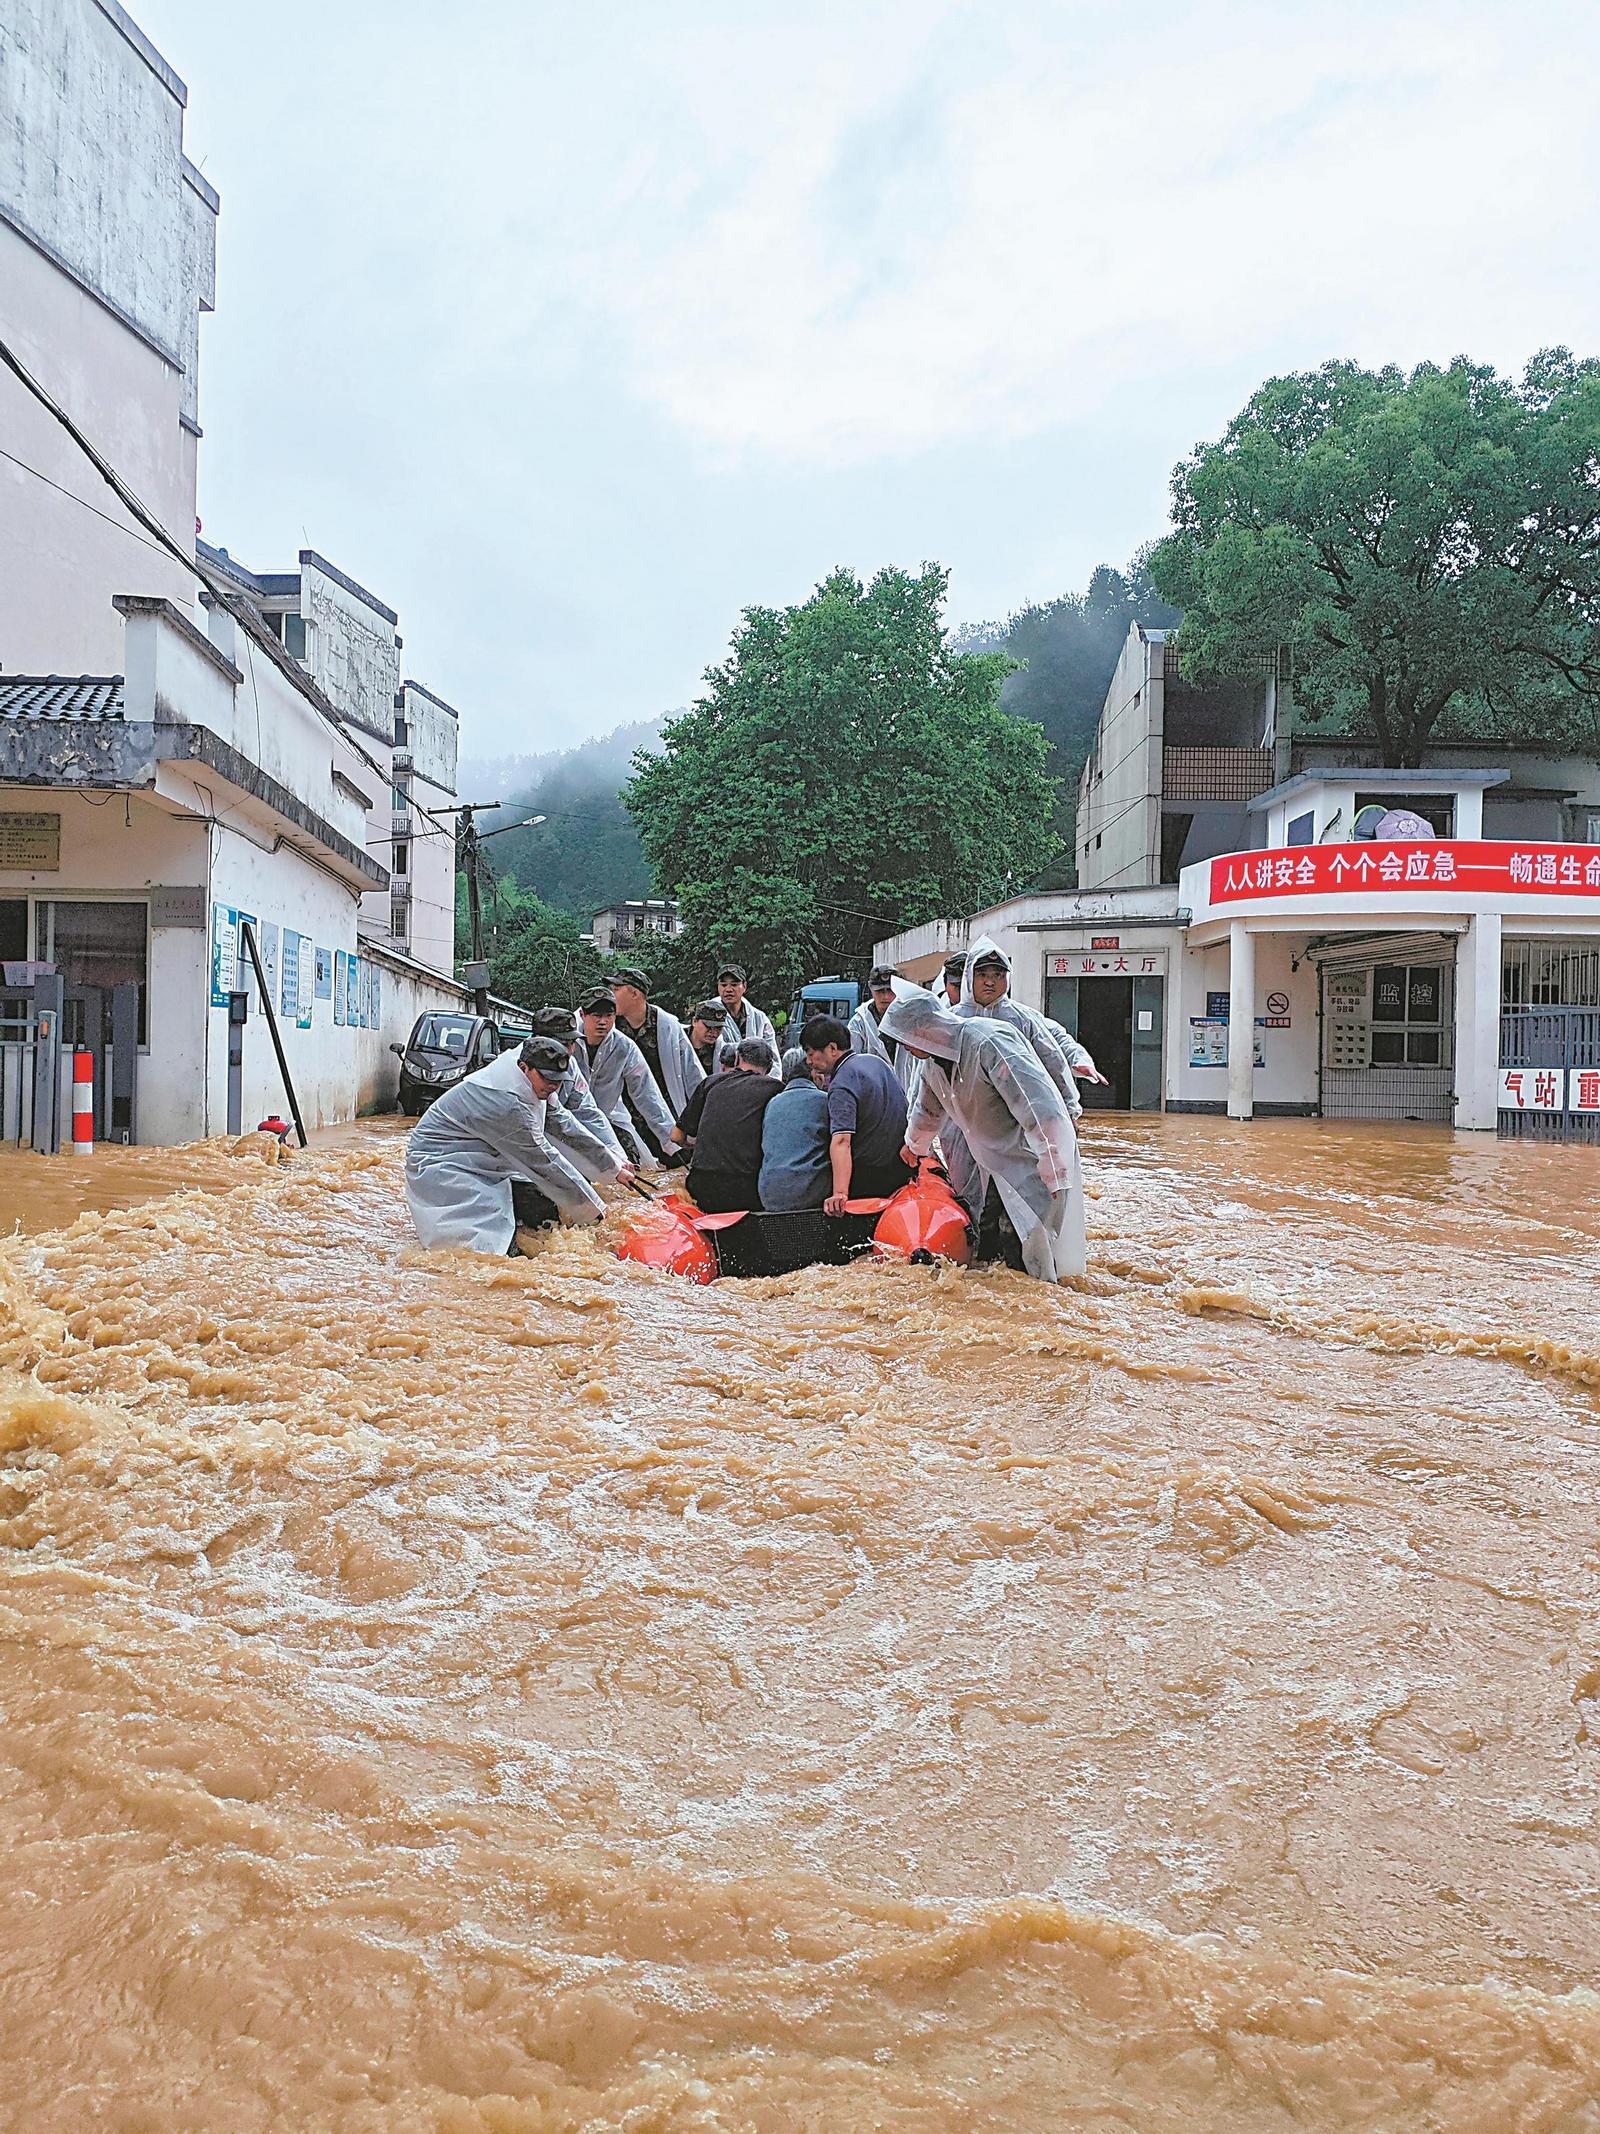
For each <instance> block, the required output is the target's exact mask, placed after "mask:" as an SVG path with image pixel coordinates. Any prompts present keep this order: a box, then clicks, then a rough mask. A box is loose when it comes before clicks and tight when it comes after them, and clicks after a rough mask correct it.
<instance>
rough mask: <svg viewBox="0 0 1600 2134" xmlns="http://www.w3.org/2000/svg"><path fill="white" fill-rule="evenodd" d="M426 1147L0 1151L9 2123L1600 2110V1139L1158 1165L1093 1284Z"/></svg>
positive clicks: (0, 2085)
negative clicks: (829, 1252) (847, 1264)
mask: <svg viewBox="0 0 1600 2134" xmlns="http://www.w3.org/2000/svg"><path fill="white" fill-rule="evenodd" d="M401 1149H402V1142H401V1138H400V1135H399V1133H398V1132H397V1131H396V1130H395V1129H394V1128H393V1127H377V1128H374V1129H371V1130H370V1131H369V1132H367V1133H365V1134H363V1135H362V1136H361V1137H359V1138H357V1139H355V1140H353V1141H350V1142H347V1143H346V1144H344V1145H342V1146H339V1147H336V1148H332V1149H328V1150H320V1151H314V1152H312V1153H311V1154H309V1155H306V1156H301V1157H298V1158H296V1159H295V1161H294V1162H293V1163H292V1164H291V1165H289V1166H287V1167H283V1168H274V1167H269V1166H268V1165H266V1164H265V1163H263V1162H261V1161H260V1160H259V1152H258V1151H257V1150H255V1148H254V1146H253V1144H247V1145H246V1148H245V1152H244V1153H242V1154H237V1155H236V1154H232V1153H230V1152H229V1150H228V1148H227V1146H226V1145H225V1144H208V1145H207V1146H205V1147H203V1148H200V1149H197V1150H189V1151H182V1152H177V1153H175V1154H171V1155H167V1154H162V1153H160V1152H115V1153H111V1152H108V1153H107V1155H106V1157H105V1159H104V1161H105V1164H106V1166H107V1168H105V1169H103V1170H100V1171H99V1172H98V1173H97V1170H96V1166H97V1165H99V1164H101V1162H102V1159H101V1158H100V1157H96V1158H95V1159H94V1161H93V1162H91V1163H86V1164H82V1165H79V1166H76V1167H74V1166H73V1165H72V1161H71V1159H70V1158H63V1159H60V1166H61V1167H60V1168H57V1169H56V1170H54V1171H52V1172H51V1173H50V1174H49V1179H50V1190H51V1191H52V1192H54V1193H56V1194H57V1196H58V1199H57V1202H56V1203H54V1204H49V1203H47V1202H46V1201H45V1200H44V1199H43V1198H42V1196H41V1191H40V1188H41V1184H42V1183H43V1181H42V1179H41V1174H40V1171H39V1167H38V1166H37V1165H36V1164H33V1165H31V1167H30V1160H29V1159H23V1158H3V1157H0V1230H10V1229H11V1228H12V1225H13V1220H14V1219H15V1218H21V1219H22V1222H23V1226H24V1229H25V1230H28V1229H32V1230H33V1231H34V1232H35V1234H33V1235H26V1234H24V1235H21V1236H17V1237H13V1238H12V1239H11V1240H10V1241H9V1242H7V1243H4V1244H0V1711H3V1713H4V1715H5V1723H4V1726H3V1728H0V1814H3V1817H4V1823H5V1829H6V1844H5V1846H4V1848H3V1850H0V1995H3V2002H0V2005H3V2007H4V2022H3V2025H0V2095H3V2097H4V2099H5V2104H4V2105H3V2106H0V2119H3V2120H4V2122H5V2123H6V2124H9V2125H15V2126H17V2127H19V2128H22V2127H26V2128H28V2129H29V2130H31V2134H46V2130H50V2134H53V2130H56V2129H72V2130H77V2129H82V2128H85V2127H89V2126H99V2125H104V2126H107V2127H115V2128H117V2129H140V2130H155V2129H172V2130H177V2129H183V2130H186V2134H188V2130H197V2129H213V2128H214V2129H227V2130H229V2134H248V2130H254V2129H268V2128H271V2129H283V2128H287V2127H294V2128H297V2129H299V2128H308V2129H310V2128H330V2129H338V2130H341V2134H346V2130H348V2134H367V2130H371V2134H377V2130H380V2129H381V2130H383V2134H396V2130H399V2134H405V2130H411V2129H418V2130H422V2129H428V2130H433V2129H440V2130H447V2134H514V2130H519V2129H524V2128H526V2129H534V2128H537V2129H540V2130H558V2129H569V2128H570V2129H577V2128H590V2127H593V2128H598V2127H626V2128H633V2129H647V2128H648V2129H651V2130H661V2134H667V2130H679V2129H683V2130H688V2129H717V2128H729V2129H734V2128H737V2129H746V2128H752V2129H774V2130H794V2129H810V2128H827V2129H834V2128H838V2129H850V2130H855V2129H867V2128H871V2129H876V2128H890V2129H928V2130H940V2134H943V2130H947V2129H956V2130H964V2129H971V2130H973V2134H977V2130H979V2129H989V2128H1018V2129H1024V2128H1025V2129H1040V2130H1043V2129H1052V2130H1053V2129H1059V2128H1073V2129H1094V2130H1111V2129H1117V2130H1122V2134H1126V2130H1128V2129H1139V2130H1143V2129H1163V2130H1164V2129H1172V2130H1178V2129H1182V2130H1184V2134H1193V2130H1205V2129H1217V2130H1221V2129H1226V2130H1229V2134H1253V2130H1257V2129H1261V2130H1266V2129H1288V2128H1308V2127H1309V2128H1326V2129H1330V2130H1331V2129H1341V2130H1343V2129H1349V2128H1358V2127H1374V2128H1396V2129H1427V2128H1464V2129H1465V2128H1470V2129H1477V2128H1482V2129H1486V2130H1488V2129H1493V2130H1497V2134H1498V2130H1501V2129H1515V2130H1522V2134H1528V2130H1541V2134H1542V2130H1559V2134H1584V2130H1595V2129H1600V1997H1597V1995H1596V1993H1595V1991H1594V1989H1595V1987H1596V1985H1597V1984H1600V1980H1597V1976H1596V1974H1597V1970H1600V1823H1597V1806H1596V1803H1597V1798H1600V1794H1597V1780H1600V1542H1597V1524H1596V1514H1595V1505H1596V1501H1597V1498H1600V1306H1597V1294H1600V1292H1597V1282H1596V1277H1597V1273H1600V1152H1596V1151H1592V1150H1587V1149H1567V1150H1562V1149H1550V1148H1539V1147H1524V1146H1517V1145H1497V1144H1495V1143H1493V1142H1488V1143H1484V1142H1480V1141H1476V1140H1472V1141H1469V1140H1467V1139H1465V1138H1462V1139H1452V1138H1451V1137H1450V1136H1448V1135H1443V1134H1436V1135H1430V1134H1426V1133H1421V1132H1415V1131H1409V1130H1404V1129H1395V1130H1385V1129H1370V1128H1369V1129H1353V1128H1352V1129H1343V1128H1340V1127H1337V1126H1328V1125H1314V1124H1299V1123H1291V1122H1258V1123H1257V1124H1256V1125H1254V1126H1252V1127H1246V1128H1236V1127H1230V1126H1228V1125H1227V1124H1226V1123H1225V1122H1220V1121H1210V1120H1205V1121H1201V1120H1182V1119H1168V1120H1149V1121H1139V1120H1120V1121H1119V1120H1110V1119H1105V1118H1100V1119H1095V1120H1092V1121H1091V1122H1090V1124H1089V1127H1088V1129H1087V1132H1086V1139H1085V1156H1086V1170H1087V1173H1088V1176H1089V1180H1090V1189H1091V1192H1092V1193H1093V1194H1095V1195H1096V1196H1097V1198H1096V1199H1095V1201H1094V1204H1093V1206H1092V1207H1091V1211H1090V1252H1091V1273H1090V1276H1089V1278H1088V1280H1087V1281H1086V1282H1085V1283H1084V1284H1083V1285H1082V1286H1081V1288H1078V1289H1074V1290H1062V1291H1059V1292H1056V1291H1047V1290H1045V1289H1043V1288H1041V1287H1039V1286H1038V1285H1035V1284H1032V1283H1029V1282H1026V1281H1024V1280H1023V1279H1022V1278H1021V1277H1018V1276H1014V1275H1011V1274H1009V1273H1007V1272H1005V1271H1003V1270H985V1271H983V1272H981V1273H978V1274H973V1275H960V1274H957V1273H954V1272H950V1271H944V1272H936V1271H929V1270H921V1269H910V1268H872V1267H867V1266H860V1267H854V1268H850V1269H845V1270H827V1269H813V1270H809V1271H807V1272H805V1273H802V1274H799V1275H795V1276H790V1277H787V1278H785V1279H783V1280H781V1281H778V1282H772V1283H758V1284H747V1285H736V1284H731V1283H730V1284H724V1285H719V1286H718V1287H715V1288H712V1289H709V1290H697V1289H691V1288H688V1287H686V1286H683V1285H679V1284H675V1283H673V1282H672V1281H671V1280H670V1279H668V1278H666V1277H662V1276H658V1275H654V1274H652V1273H649V1272H647V1271H646V1270H643V1269H640V1268H635V1267H630V1266H627V1265H624V1264H622V1263H619V1262H618V1261H616V1260H615V1259H613V1258H611V1257H610V1256H609V1255H608V1253H607V1252H606V1251H605V1249H604V1245H603V1242H602V1240H601V1239H600V1238H599V1237H598V1236H596V1235H595V1234H593V1233H586V1234H581V1235H580V1234H578V1233H566V1234H564V1235H561V1236H558V1237H555V1238H553V1239H551V1240H550V1242H549V1244H548V1246H547V1247H546V1249H545V1250H543V1251H542V1252H541V1253H540V1254H539V1256H538V1257H537V1258H534V1259H531V1260H527V1261H506V1262H496V1261H491V1260H485V1259H475V1258H473V1257H471V1256H466V1255H449V1254H425V1253H421V1252H419V1251H418V1250H417V1249H416V1248H415V1246H414V1243H413V1241H412V1238H411V1234H410V1231H409V1227H408V1225H407V1222H406V1217H405V1212H404V1208H403V1204H402V1202H401V1198H400V1192H399V1167H400V1157H401ZM112 1167H115V1171H116V1175H115V1177H113V1175H112ZM63 1195H64V1196H65V1197H66V1201H67V1202H68V1203H69V1204H68V1205H62V1204H61V1199H60V1196H63ZM74 1198H79V1199H80V1200H81V1204H83V1205H86V1206H93V1204H94V1203H95V1202H97V1201H98V1202H102V1203H103V1202H105V1201H108V1200H114V1201H118V1202H121V1203H124V1205H121V1206H119V1207H115V1208H112V1209H111V1210H110V1211H109V1212H105V1211H104V1210H103V1209H102V1211H101V1212H90V1213H85V1214H83V1215H81V1216H78V1217H77V1219H76V1220H75V1221H74V1220H72V1219H71V1218H72V1214H73V1209H72V1207H71V1205H70V1203H71V1201H72V1200H73V1199H74ZM30 1208H31V1211H32V1213H31V1215H30ZM63 1221H68V1222H70V1227H68V1228H66V1229H61V1228H59V1227H46V1228H40V1227H39V1226H40V1224H47V1225H59V1224H60V1223H61V1222H63Z"/></svg>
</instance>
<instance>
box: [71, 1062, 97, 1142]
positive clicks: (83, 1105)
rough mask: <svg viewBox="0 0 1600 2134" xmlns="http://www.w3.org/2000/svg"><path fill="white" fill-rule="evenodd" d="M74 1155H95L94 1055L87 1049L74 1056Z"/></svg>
mask: <svg viewBox="0 0 1600 2134" xmlns="http://www.w3.org/2000/svg"><path fill="white" fill-rule="evenodd" d="M72 1153H73V1155H74V1156H92V1155H93V1154H94V1054H93V1053H92V1052H90V1051H89V1050H88V1049H87V1047H84V1048H82V1049H81V1050H79V1051H77V1052H74V1053H73V1055H72Z"/></svg>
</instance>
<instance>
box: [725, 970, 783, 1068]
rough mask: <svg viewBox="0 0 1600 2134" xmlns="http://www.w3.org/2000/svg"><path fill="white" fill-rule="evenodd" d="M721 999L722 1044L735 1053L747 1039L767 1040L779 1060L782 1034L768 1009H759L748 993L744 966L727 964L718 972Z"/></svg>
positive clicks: (774, 1056) (774, 1055)
mask: <svg viewBox="0 0 1600 2134" xmlns="http://www.w3.org/2000/svg"><path fill="white" fill-rule="evenodd" d="M717 999H718V1000H719V1001H720V1002H721V1003H722V1016H723V1023H722V1043H723V1046H724V1048H726V1047H727V1046H729V1045H732V1046H733V1047H734V1049H735V1050H737V1049H738V1047H739V1046H740V1045H742V1044H743V1043H744V1041H745V1039H746V1038H747V1037H756V1038H764V1039H765V1040H766V1042H767V1043H768V1044H769V1045H770V1046H771V1047H772V1056H773V1058H774V1059H776V1058H777V1056H778V1033H777V1031H776V1030H775V1029H774V1028H773V1026H772V1017H771V1016H770V1015H769V1014H768V1013H767V1012H766V1010H765V1009H764V1008H758V1007H757V1006H756V1004H755V1002H754V1001H753V1000H751V999H749V998H748V997H747V996H746V993H745V978H744V969H743V966H742V965H740V964H737V963H725V964H723V965H722V966H721V968H720V969H719V970H718V972H717Z"/></svg>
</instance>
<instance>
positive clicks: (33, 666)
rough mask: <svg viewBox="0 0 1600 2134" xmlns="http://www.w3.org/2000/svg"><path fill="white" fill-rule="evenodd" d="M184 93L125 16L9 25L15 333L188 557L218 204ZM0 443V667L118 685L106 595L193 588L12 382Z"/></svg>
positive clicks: (60, 5) (8, 289) (8, 293)
mask: <svg viewBox="0 0 1600 2134" xmlns="http://www.w3.org/2000/svg"><path fill="white" fill-rule="evenodd" d="M184 96H185V92H184V89H183V84H182V83H181V81H179V80H178V77H177V76H176V75H175V74H174V73H173V72H172V70H171V68H170V67H168V66H167V65H166V63H165V62H164V61H163V60H162V59H161V58H160V56H159V55H158V54H157V53H156V52H155V51H154V49H153V48H152V47H151V46H150V45H149V43H148V41H147V40H146V39H145V38H144V37H143V36H142V34H141V33H140V32H139V31H138V29H137V28H136V27H135V26H134V24H133V23H132V22H131V21H130V20H129V18H128V17H127V16H126V15H125V14H124V13H123V12H122V10H121V9H120V8H119V7H116V6H115V5H113V4H112V0H9V5H8V6H7V8H6V9H5V11H4V13H3V15H0V109H3V110H4V112H5V114H6V121H7V123H6V124H5V125H4V126H0V333H3V334H4V336H5V338H6V340H7V341H8V342H9V343H10V344H11V346H12V347H14V348H15V349H16V350H17V353H18V354H19V356H20V357H21V359H22V361H23V362H24V363H25V364H26V365H27V367H28V369H29V370H30V371H31V372H32V373H33V375H34V376H35V377H36V378H37V379H38V380H39V382H40V384H41V385H42V386H43V387H44V388H45V390H46V391H47V392H49V393H50V394H51V396H52V397H53V398H54V399H55V400H57V401H58V402H59V403H60V404H61V405H62V406H63V407H64V408H65V409H66V411H67V413H68V414H69V415H71V417H72V418H73V420H74V421H75V422H76V423H77V424H78V425H79V427H80V428H81V429H82V430H83V431H84V432H85V434H86V435H87V436H88V437H89V438H90V439H91V441H92V442H94V443H96V444H98V445H99V446H100V447H101V448H102V449H104V450H106V452H107V454H108V456H109V457H111V458H112V459H113V460H114V463H115V464H116V465H117V467H118V469H119V470H120V471H121V472H122V473H123V474H124V475H125V476H126V477H127V479H128V481H129V482H130V483H131V485H132V486H133V487H134V489H135V490H136V491H137V492H138V494H139V495H140V496H141V497H142V498H143V499H144V501H145V502H146V504H148V505H149V507H150V508H151V509H152V510H153V511H154V512H155V514H156V516H157V517H158V518H159V519H160V521H161V523H162V524H163V526H165V528H166V529H167V531H168V532H169V533H170V534H171V535H172V537H173V538H174V540H176V541H177V542H178V544H179V545H180V547H185V548H187V547H189V546H190V545H191V544H192V542H193V537H194V502H195V435H196V430H195V424H196V419H197V414H198V387H197V350H198V335H199V312H200V310H201V309H202V308H207V309H208V308H209V307H210V304H211V301H212V289H213V276H214V266H215V225H216V210H217V197H216V194H215V193H214V192H212V190H211V188H210V187H209V186H208V185H207V184H206V182H205V180H204V179H203V178H201V177H200V175H199V173H198V172H196V171H194V170H193V169H192V167H191V166H190V165H188V164H187V163H186V162H185V160H184V157H183V152H182V142H183V106H184ZM0 435H3V436H4V438H5V443H6V450H7V451H8V452H9V453H11V454H12V455H13V458H12V459H11V460H7V461H0V666H3V667H4V668H6V669H9V670H10V671H12V672H29V671H33V672H38V671H50V670H51V669H54V671H57V672H60V671H62V669H63V668H66V669H67V670H68V671H78V672H91V673H93V672H98V673H104V672H108V671H111V669H112V667H113V665H114V661H115V657H116V653H117V648H118V646H119V643H120V629H119V626H118V624H117V620H116V617H115V616H114V615H113V614H112V613H111V609H110V600H111V595H112V594H113V593H114V592H150V593H158V594H161V595H164V596H165V597H166V598H168V599H172V600H175V601H179V602H182V603H183V604H185V605H192V602H193V599H194V590H195V589H194V582H193V580H192V579H191V578H190V577H189V576H188V574H187V573H186V572H184V571H183V570H182V569H181V568H180V567H179V566H178V565H177V564H176V563H175V562H172V561H170V560H169V559H168V558H166V557H165V556H163V555H162V554H161V552H160V551H159V549H158V548H156V547H154V546H153V545H151V544H150V542H149V539H148V536H146V535H145V534H143V533H142V531H139V530H138V529H137V528H136V527H135V525H134V522H133V521H132V520H131V519H129V517H128V516H127V514H126V513H125V512H124V511H123V510H122V507H121V506H120V505H119V504H118V503H117V502H116V500H115V498H114V497H113V496H112V494H111V492H110V490H108V489H107V488H106V487H105V485H104V484H103V483H102V482H101V481H100V480H99V478H98V477H97V476H96V475H95V473H94V471H93V469H92V468H91V467H90V466H89V465H88V463H87V461H85V459H84V458H83V456H82V455H81V453H79V452H78V450H77V449H76V447H75V446H74V445H73V444H72V442H71V440H70V439H69V438H68V437H67V436H66V435H65V433H64V432H63V431H62V430H61V429H60V428H59V427H58V426H57V425H56V424H55V422H54V421H52V419H51V418H50V417H49V416H48V415H47V414H46V412H45V410H44V409H43V408H41V407H40V406H39V405H38V404H37V402H35V401H34V400H33V399H31V398H30V396H29V395H28V394H27V393H26V391H25V390H24V388H23V387H22V386H21V384H20V383H19V382H18V381H17V380H16V379H15V378H13V377H11V376H10V375H9V373H8V374H6V375H5V376H4V377H3V378H0ZM18 461H20V462H21V463H22V464H21V465H20V466H19V465H18V464H16V462H18ZM51 485H54V486H51Z"/></svg>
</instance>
